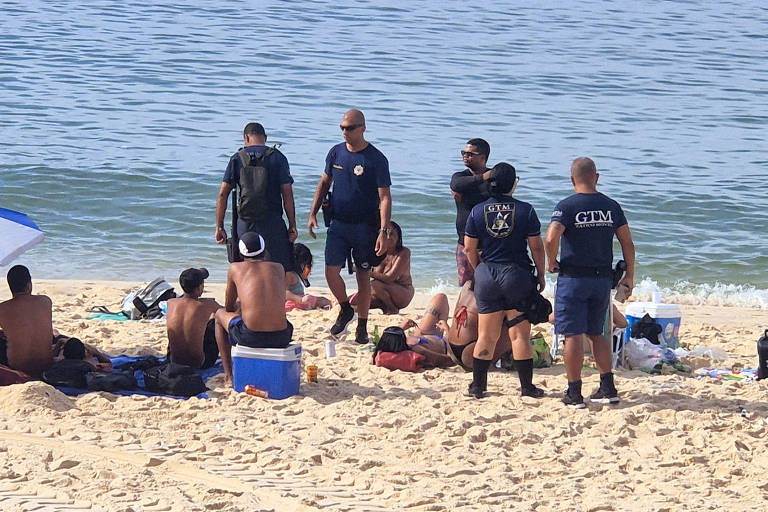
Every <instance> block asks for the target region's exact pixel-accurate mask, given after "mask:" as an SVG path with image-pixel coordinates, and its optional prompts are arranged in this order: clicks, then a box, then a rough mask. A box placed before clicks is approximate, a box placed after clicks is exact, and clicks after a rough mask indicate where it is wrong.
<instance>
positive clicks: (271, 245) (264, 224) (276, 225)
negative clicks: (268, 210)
mask: <svg viewBox="0 0 768 512" xmlns="http://www.w3.org/2000/svg"><path fill="white" fill-rule="evenodd" d="M246 231H255V232H256V233H258V234H260V235H261V236H262V237H263V238H264V244H265V245H266V247H267V253H268V254H269V258H268V260H269V261H274V262H275V263H280V264H281V265H282V266H283V268H284V269H285V271H286V272H291V271H295V270H296V263H295V260H294V257H293V247H292V246H291V243H290V242H289V241H288V228H287V227H286V225H285V221H284V220H283V218H282V217H275V216H271V217H265V218H264V219H263V220H259V221H256V222H250V223H246V222H244V221H242V220H240V219H237V232H238V233H239V234H240V235H242V234H243V233H245V232H246Z"/></svg>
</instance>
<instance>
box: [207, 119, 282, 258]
mask: <svg viewBox="0 0 768 512" xmlns="http://www.w3.org/2000/svg"><path fill="white" fill-rule="evenodd" d="M243 141H244V147H242V148H240V149H239V150H238V152H237V153H235V154H234V155H232V157H231V158H230V159H229V164H228V165H227V170H226V171H225V172H224V178H223V179H222V183H221V188H220V189H219V195H218V198H217V200H216V233H215V239H216V242H217V243H219V244H225V243H227V232H226V230H225V229H224V214H225V213H226V211H227V198H228V197H229V194H230V192H231V191H232V189H234V188H237V193H238V197H237V210H236V211H235V212H232V215H233V217H236V218H237V221H236V222H234V223H233V233H231V235H232V239H233V241H234V245H233V247H234V250H233V251H232V254H231V255H230V257H231V260H230V261H233V260H234V261H239V259H240V258H239V252H238V250H237V240H238V235H242V234H243V233H245V232H247V231H254V232H256V233H259V234H260V235H261V236H262V237H263V238H264V240H265V241H266V243H267V246H268V247H269V253H270V260H271V261H274V262H276V263H280V264H282V265H283V268H284V269H285V271H286V272H288V271H291V270H294V267H295V264H294V258H293V251H292V249H291V244H292V243H293V242H294V240H296V236H297V231H296V210H295V207H294V202H293V187H292V184H293V177H291V172H290V168H289V166H288V159H286V158H285V155H283V154H282V153H281V152H280V151H279V150H278V149H277V147H267V145H266V144H267V134H266V132H265V131H264V127H263V126H262V125H261V124H260V123H248V124H247V125H245V129H244V130H243ZM283 210H285V215H286V217H287V218H288V226H287V228H286V225H285V221H284V220H283Z"/></svg>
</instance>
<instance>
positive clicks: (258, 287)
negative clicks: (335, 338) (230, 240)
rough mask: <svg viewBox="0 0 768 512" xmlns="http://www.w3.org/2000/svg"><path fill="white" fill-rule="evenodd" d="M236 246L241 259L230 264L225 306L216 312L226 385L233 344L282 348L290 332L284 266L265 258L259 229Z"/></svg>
mask: <svg viewBox="0 0 768 512" xmlns="http://www.w3.org/2000/svg"><path fill="white" fill-rule="evenodd" d="M239 248H240V254H242V255H243V261H241V262H236V263H232V264H231V265H230V266H229V271H228V272H227V287H226V291H225V294H224V309H220V310H218V311H217V312H216V343H217V344H218V346H219V355H220V356H221V363H222V366H223V367H224V382H225V384H226V385H227V386H231V385H232V346H233V345H244V346H246V347H252V348H285V347H287V346H288V345H289V344H290V343H291V336H292V335H293V325H291V323H290V322H289V321H288V319H287V318H286V316H285V271H284V270H283V266H282V265H281V264H279V263H274V262H271V261H267V248H266V247H265V243H264V238H263V237H262V236H261V235H259V234H258V233H254V232H252V231H249V232H247V233H243V235H242V236H241V237H240V243H239ZM238 299H239V309H236V307H237V304H238Z"/></svg>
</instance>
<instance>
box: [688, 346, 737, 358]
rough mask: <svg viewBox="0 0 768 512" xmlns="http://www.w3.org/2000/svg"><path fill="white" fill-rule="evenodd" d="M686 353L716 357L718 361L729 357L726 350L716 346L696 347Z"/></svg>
mask: <svg viewBox="0 0 768 512" xmlns="http://www.w3.org/2000/svg"><path fill="white" fill-rule="evenodd" d="M688 355H689V356H695V357H706V358H709V359H717V360H719V361H725V360H726V359H728V358H729V357H730V356H729V355H728V352H726V351H725V350H723V349H721V348H718V347H696V348H695V349H693V350H691V351H690V352H688Z"/></svg>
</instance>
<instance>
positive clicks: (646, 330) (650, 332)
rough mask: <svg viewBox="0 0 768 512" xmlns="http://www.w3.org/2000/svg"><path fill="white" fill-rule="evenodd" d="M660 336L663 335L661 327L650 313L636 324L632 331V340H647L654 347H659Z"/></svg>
mask: <svg viewBox="0 0 768 512" xmlns="http://www.w3.org/2000/svg"><path fill="white" fill-rule="evenodd" d="M659 334H661V326H660V325H659V324H657V323H656V321H655V320H654V319H653V318H652V317H651V315H649V314H648V313H646V314H645V315H644V316H643V318H641V319H640V320H638V321H637V322H635V323H634V325H632V330H631V331H630V336H631V337H632V338H638V339H639V338H645V339H647V340H648V341H650V342H651V343H653V344H654V345H659Z"/></svg>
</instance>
